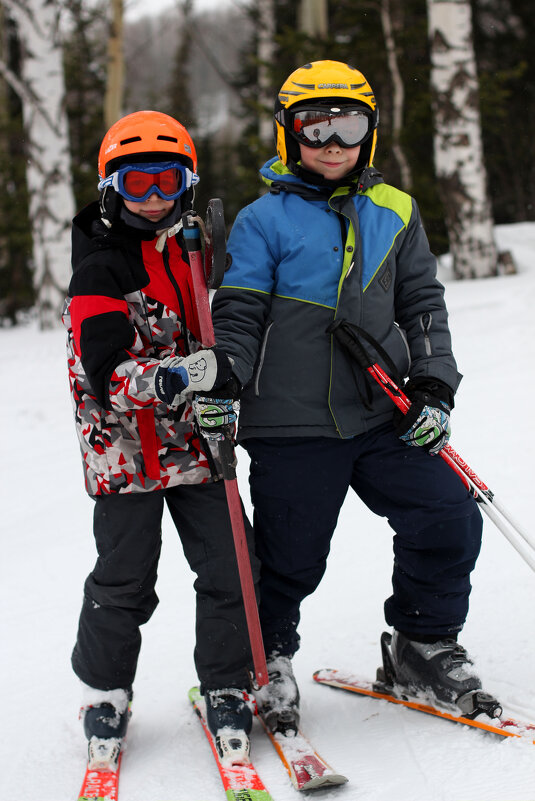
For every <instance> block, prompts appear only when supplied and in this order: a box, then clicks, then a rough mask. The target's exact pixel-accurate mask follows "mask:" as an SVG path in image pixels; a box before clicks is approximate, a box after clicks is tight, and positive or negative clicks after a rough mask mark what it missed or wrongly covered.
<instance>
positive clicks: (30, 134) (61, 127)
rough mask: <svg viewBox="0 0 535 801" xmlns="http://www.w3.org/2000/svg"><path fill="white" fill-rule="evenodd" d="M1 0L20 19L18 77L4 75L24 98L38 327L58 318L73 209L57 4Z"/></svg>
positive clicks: (66, 277) (67, 269)
mask: <svg viewBox="0 0 535 801" xmlns="http://www.w3.org/2000/svg"><path fill="white" fill-rule="evenodd" d="M3 2H4V4H5V5H6V6H7V7H9V9H10V12H11V14H12V16H13V18H14V19H15V21H16V23H17V25H18V29H19V35H20V40H21V46H22V51H23V52H22V71H21V73H22V78H21V80H20V81H19V80H17V79H16V77H15V76H13V75H11V74H10V73H9V72H7V73H6V74H5V77H6V80H8V81H9V82H10V85H11V86H12V87H13V89H15V91H16V92H18V94H19V96H20V97H21V99H22V103H23V117H24V127H25V131H26V139H27V152H28V166H27V171H26V179H27V183H28V192H29V206H30V225H31V227H32V234H33V269H34V285H35V290H36V295H37V307H38V312H39V320H40V324H41V327H42V328H51V327H53V326H54V325H56V324H58V323H59V320H60V315H61V308H62V305H63V300H64V298H65V295H66V292H67V287H68V284H69V276H70V272H71V270H70V262H71V244H70V229H71V219H72V216H73V212H74V200H73V194H72V186H71V162H70V154H69V137H68V129H67V118H66V114H65V105H64V102H65V85H64V77H63V61H62V47H61V41H60V36H59V4H58V3H55V2H49V0H17V2H12V0H3Z"/></svg>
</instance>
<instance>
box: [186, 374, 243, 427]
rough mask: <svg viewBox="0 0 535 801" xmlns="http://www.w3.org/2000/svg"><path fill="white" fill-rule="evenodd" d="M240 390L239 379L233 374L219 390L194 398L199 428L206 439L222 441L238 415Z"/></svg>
mask: <svg viewBox="0 0 535 801" xmlns="http://www.w3.org/2000/svg"><path fill="white" fill-rule="evenodd" d="M239 391H240V386H239V383H238V380H237V378H236V377H235V376H232V377H231V378H230V379H229V381H227V382H226V384H225V385H224V386H222V387H221V388H220V389H218V390H214V391H213V392H211V393H210V394H205V395H196V396H195V397H194V398H193V411H194V413H195V419H196V420H197V423H198V424H199V430H200V432H201V434H202V436H203V437H204V438H205V439H211V440H213V441H216V442H217V441H221V440H224V439H225V435H226V433H227V432H228V430H229V427H230V426H232V425H233V424H234V423H235V422H236V420H237V417H238V411H239V408H240V404H239V401H238V400H237V398H238V395H239Z"/></svg>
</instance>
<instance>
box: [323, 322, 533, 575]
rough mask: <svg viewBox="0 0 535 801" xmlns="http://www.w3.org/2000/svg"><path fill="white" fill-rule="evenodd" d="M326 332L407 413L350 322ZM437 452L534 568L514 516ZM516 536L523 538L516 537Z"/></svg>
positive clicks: (447, 450) (447, 451)
mask: <svg viewBox="0 0 535 801" xmlns="http://www.w3.org/2000/svg"><path fill="white" fill-rule="evenodd" d="M327 333H329V334H332V335H333V336H334V337H335V339H336V340H337V341H338V342H339V343H340V345H341V346H342V348H343V349H344V350H345V351H346V352H347V353H348V354H349V355H350V356H351V357H352V358H353V359H354V360H355V361H356V362H357V363H358V364H359V366H360V367H361V368H362V369H363V370H366V371H367V372H368V373H369V374H370V375H371V376H372V378H374V380H375V381H376V382H377V383H378V384H379V386H380V387H381V388H382V389H383V390H384V391H385V392H386V394H387V395H388V397H389V398H390V399H391V400H392V401H393V402H394V403H395V404H396V406H397V407H398V409H399V410H400V411H401V412H403V414H407V412H408V410H409V408H410V406H411V401H410V399H409V398H408V397H407V395H405V393H404V392H403V390H401V389H400V388H399V387H398V386H397V384H396V383H395V382H394V381H393V380H392V379H391V378H390V376H389V375H388V374H387V373H386V372H385V371H384V370H383V368H382V367H381V366H380V365H379V364H377V363H376V362H373V361H372V360H371V358H370V356H369V355H368V353H367V352H366V350H365V348H364V347H363V345H362V343H361V342H360V341H359V340H358V339H357V337H356V335H355V333H354V332H353V331H351V330H350V324H349V323H347V321H346V320H343V319H341V320H335V321H334V323H331V325H330V326H329V327H328V329H327ZM439 455H440V456H441V457H442V458H443V459H444V461H445V462H446V463H447V464H448V465H449V466H450V467H451V468H452V470H454V471H455V472H456V473H457V475H458V476H459V477H460V478H461V480H462V481H463V483H464V485H465V486H466V487H467V488H468V490H469V491H470V493H471V494H472V495H473V496H474V498H475V499H476V500H477V501H478V502H479V503H480V504H481V505H482V508H483V511H484V512H486V513H487V515H488V517H489V518H490V519H491V520H492V522H493V523H494V524H495V525H496V527H497V528H498V529H499V530H500V531H501V532H502V534H503V535H504V536H505V537H506V538H507V539H508V540H509V542H510V543H511V545H512V546H513V547H514V548H515V550H516V551H517V552H518V553H519V554H520V556H521V557H522V558H523V559H524V561H525V562H526V563H527V564H528V565H529V566H530V567H531V568H532V570H535V541H534V540H533V539H532V538H531V537H530V536H529V534H528V533H527V531H525V530H524V529H523V528H522V527H521V526H520V525H519V524H518V523H517V522H516V521H515V520H514V518H513V517H512V515H511V514H510V513H509V512H508V511H507V510H506V509H505V507H504V506H503V505H502V504H501V503H500V502H499V501H498V499H497V498H496V497H495V495H494V493H493V492H492V490H491V489H490V488H489V487H487V485H486V484H485V483H484V482H483V481H482V480H481V479H480V478H479V476H478V475H477V474H476V473H475V472H474V471H473V470H472V468H471V467H470V466H469V465H468V464H467V463H466V462H465V461H464V459H462V458H461V456H459V454H458V453H457V452H456V451H455V450H454V449H453V448H452V447H451V445H450V444H449V443H448V444H447V445H445V446H444V448H442V450H440V451H439ZM519 537H521V538H522V540H524V542H522V541H521V540H520V539H518V538H519ZM524 543H526V544H527V546H528V547H526V545H525V544H524Z"/></svg>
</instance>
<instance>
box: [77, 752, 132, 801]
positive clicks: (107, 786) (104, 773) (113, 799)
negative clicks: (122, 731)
mask: <svg viewBox="0 0 535 801" xmlns="http://www.w3.org/2000/svg"><path fill="white" fill-rule="evenodd" d="M121 757H122V754H119V759H118V761H117V768H116V769H115V770H95V769H94V768H91V767H90V766H89V765H88V766H87V768H86V772H85V776H84V781H83V783H82V789H81V790H80V795H79V797H78V801H117V799H118V798H119V771H120V769H121Z"/></svg>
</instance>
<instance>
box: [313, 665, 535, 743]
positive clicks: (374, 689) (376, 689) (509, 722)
mask: <svg viewBox="0 0 535 801" xmlns="http://www.w3.org/2000/svg"><path fill="white" fill-rule="evenodd" d="M314 680H315V681H317V682H318V684H325V685H326V686H328V687H334V688H336V689H339V690H347V691H348V692H352V693H357V694H359V695H366V696H368V697H369V698H377V699H380V700H383V701H389V702H390V703H392V704H400V705H401V706H405V707H407V708H408V709H415V710H416V711H418V712H424V713H425V714H427V715H435V716H436V717H439V718H443V719H445V720H451V721H453V722H454V723H462V724H464V725H466V726H473V727H474V728H477V729H481V730H483V731H488V732H491V733H492V734H499V735H501V736H502V737H527V738H531V739H532V742H533V743H534V744H535V739H533V738H534V737H535V724H533V723H522V722H521V721H519V720H515V719H514V718H512V717H508V716H506V715H502V716H501V717H499V718H488V717H486V716H484V717H483V718H482V719H476V718H468V717H464V716H463V715H460V714H455V711H454V710H452V711H451V712H448V711H447V709H440V708H438V707H435V706H432V705H431V704H428V703H422V701H421V700H420V699H418V698H414V697H411V696H409V695H406V694H405V693H400V694H399V695H394V694H393V692H392V691H390V692H389V689H390V688H389V687H387V686H386V685H382V684H381V683H380V682H371V681H364V680H362V679H360V678H359V677H358V676H356V675H355V674H353V673H349V672H345V671H343V670H333V669H324V670H317V671H316V672H315V673H314Z"/></svg>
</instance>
